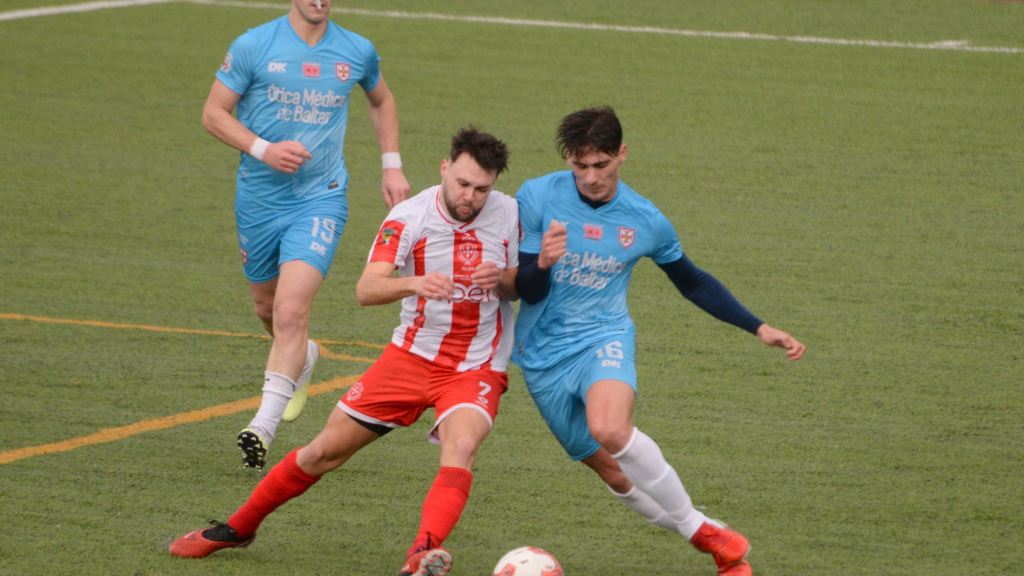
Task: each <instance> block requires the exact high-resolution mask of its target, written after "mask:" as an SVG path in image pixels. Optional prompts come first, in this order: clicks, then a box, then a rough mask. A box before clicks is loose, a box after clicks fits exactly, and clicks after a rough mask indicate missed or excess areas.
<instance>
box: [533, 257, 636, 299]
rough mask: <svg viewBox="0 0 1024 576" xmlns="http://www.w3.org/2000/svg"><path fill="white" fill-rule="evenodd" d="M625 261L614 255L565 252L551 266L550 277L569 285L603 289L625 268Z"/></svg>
mask: <svg viewBox="0 0 1024 576" xmlns="http://www.w3.org/2000/svg"><path fill="white" fill-rule="evenodd" d="M626 265H627V263H626V262H619V261H618V260H617V259H616V258H615V256H611V255H608V256H602V255H601V254H597V253H591V252H588V251H585V252H583V254H578V253H575V252H566V253H565V254H563V255H562V257H561V258H560V259H559V260H558V265H557V266H556V267H555V268H552V270H553V272H552V273H551V279H552V280H554V281H555V282H562V283H565V284H569V285H570V286H580V287H583V288H593V289H594V290H604V289H605V288H606V287H607V286H608V284H609V283H610V282H611V281H612V279H613V278H615V275H617V274H622V273H623V272H624V271H625V270H626Z"/></svg>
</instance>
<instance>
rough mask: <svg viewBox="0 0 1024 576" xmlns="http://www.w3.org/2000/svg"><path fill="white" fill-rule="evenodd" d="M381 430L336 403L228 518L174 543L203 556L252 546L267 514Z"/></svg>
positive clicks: (182, 551) (175, 549)
mask: <svg viewBox="0 0 1024 576" xmlns="http://www.w3.org/2000/svg"><path fill="white" fill-rule="evenodd" d="M377 438H380V434H378V433H376V432H374V431H372V430H370V429H369V428H367V427H365V426H363V425H361V424H359V423H358V422H356V421H355V420H354V419H353V418H352V417H350V416H349V415H348V414H346V413H345V412H343V411H342V410H341V409H338V408H335V409H334V411H333V412H332V413H331V417H330V418H329V419H328V421H327V425H326V426H324V429H323V430H322V431H321V432H320V434H319V435H318V436H317V437H316V438H315V439H314V440H313V441H312V442H310V443H309V445H308V446H305V447H303V448H299V449H297V450H293V451H292V452H290V453H289V454H288V455H287V456H285V457H284V459H283V460H282V461H281V462H279V463H278V464H277V465H276V466H274V467H273V468H271V470H270V472H269V473H268V474H267V476H266V477H265V478H264V479H263V480H261V481H260V483H259V484H258V485H257V486H256V489H255V490H253V492H252V495H251V496H249V500H248V501H246V503H245V504H244V505H242V507H241V508H239V509H238V511H237V512H235V513H234V514H233V515H232V516H231V518H229V519H228V521H227V523H217V524H216V525H215V526H214V527H213V528H207V529H205V530H196V531H194V532H190V533H188V534H186V535H184V536H182V537H181V538H179V539H178V540H176V541H175V542H174V543H173V544H172V545H171V547H170V552H171V554H173V555H175V556H180V557H182V558H202V557H204V556H209V555H210V554H212V553H214V552H216V551H218V550H222V549H224V548H237V547H245V546H248V545H249V544H250V543H251V542H252V541H253V538H255V536H256V530H257V529H258V528H259V526H260V524H261V523H262V522H263V520H264V519H265V518H266V517H267V516H269V515H270V514H271V513H272V512H273V511H274V510H276V509H277V508H278V507H280V506H281V505H282V504H284V503H285V502H287V501H289V500H291V499H292V498H295V497H297V496H300V495H302V494H303V493H305V492H306V490H308V489H309V488H310V487H311V486H313V484H316V483H317V481H319V480H320V477H321V476H322V475H323V474H325V473H327V472H329V471H331V470H334V469H336V468H337V467H339V466H341V465H342V464H343V463H345V461H347V460H348V459H349V458H351V457H352V455H353V454H355V453H356V452H357V451H359V450H360V449H361V448H363V447H364V446H366V445H368V444H370V443H371V442H373V441H374V440H376V439H377Z"/></svg>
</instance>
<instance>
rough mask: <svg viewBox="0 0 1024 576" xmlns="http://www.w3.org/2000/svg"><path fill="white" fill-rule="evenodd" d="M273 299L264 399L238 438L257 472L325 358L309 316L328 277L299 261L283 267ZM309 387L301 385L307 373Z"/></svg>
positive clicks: (244, 462)
mask: <svg viewBox="0 0 1024 576" xmlns="http://www.w3.org/2000/svg"><path fill="white" fill-rule="evenodd" d="M280 270H281V272H280V276H279V277H278V278H277V279H276V281H275V282H276V289H275V291H274V297H273V302H274V304H273V313H272V317H273V330H274V341H273V344H272V345H271V348H270V357H269V359H268V361H267V369H266V372H265V373H264V381H263V398H262V400H261V401H260V408H259V410H258V411H257V412H256V416H255V417H253V419H252V421H251V422H250V423H249V425H248V426H247V427H246V428H245V430H242V432H241V433H239V435H238V444H239V447H240V448H241V449H242V452H243V454H244V456H243V464H245V465H246V466H247V467H253V468H257V469H261V468H263V465H264V463H265V462H266V451H267V449H268V448H269V447H270V444H271V442H273V441H274V437H275V436H276V435H277V426H278V424H280V423H281V419H282V416H283V415H284V413H285V411H286V409H287V408H288V403H289V402H290V401H291V400H292V398H293V396H294V395H295V393H296V391H298V390H299V389H300V388H301V387H302V386H304V385H305V384H306V383H307V382H308V378H309V374H311V373H312V366H313V363H314V362H315V361H316V358H318V357H319V350H318V348H317V347H316V343H315V342H311V341H310V340H308V338H307V334H308V329H309V313H310V311H311V310H312V307H313V298H314V297H315V296H316V292H317V290H318V289H319V288H320V284H321V283H322V282H323V276H322V275H321V274H320V271H319V270H317V269H316V268H314V267H313V266H311V265H309V264H307V263H305V262H302V261H299V260H295V261H291V262H285V263H284V264H282V265H281V269H280ZM304 371H305V372H306V373H307V374H306V380H307V382H301V380H302V378H300V376H301V375H303V372H304Z"/></svg>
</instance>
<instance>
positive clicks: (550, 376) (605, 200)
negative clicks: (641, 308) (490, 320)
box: [512, 107, 805, 576]
mask: <svg viewBox="0 0 1024 576" xmlns="http://www.w3.org/2000/svg"><path fill="white" fill-rule="evenodd" d="M558 144H559V150H560V152H561V153H562V157H563V158H566V160H567V162H568V164H569V166H570V167H571V168H572V170H571V171H565V172H556V173H554V174H549V175H547V176H543V177H541V178H537V179H534V180H529V181H527V182H526V183H524V184H523V186H522V188H520V189H519V193H518V194H517V195H516V200H517V201H518V202H519V219H520V225H521V227H522V240H521V242H520V253H519V265H520V267H519V273H518V276H517V277H516V289H517V291H518V292H519V295H520V297H521V298H522V300H523V302H522V304H521V306H520V309H519V317H518V318H517V319H516V328H515V336H516V349H515V353H514V355H513V358H512V359H513V361H514V362H516V364H518V365H519V367H520V368H521V369H522V371H523V377H524V379H525V380H526V385H527V387H528V388H529V390H530V394H531V395H532V396H533V399H534V401H535V402H536V404H537V407H538V408H539V409H540V412H541V415H542V416H543V417H544V420H545V422H547V425H548V427H549V428H550V429H551V431H552V432H553V433H554V434H555V437H557V438H558V441H559V442H560V443H561V444H562V447H563V448H565V450H566V452H567V453H568V454H569V457H570V458H572V459H573V460H577V461H582V462H583V463H584V464H586V465H587V466H589V467H590V468H592V469H593V470H594V471H595V472H597V474H598V475H599V476H600V477H601V479H602V480H604V482H605V484H607V486H608V488H609V490H611V492H612V493H613V494H615V496H617V497H618V498H619V500H620V501H622V503H623V504H625V505H626V506H628V507H629V508H630V509H632V510H634V511H636V512H637V513H639V514H641V515H642V516H644V517H645V518H646V519H647V520H648V521H650V522H652V523H654V524H656V525H658V526H661V527H663V528H666V529H669V530H672V531H675V532H678V533H680V534H682V535H683V536H684V537H685V538H686V539H687V540H689V541H690V542H691V543H692V544H693V545H694V546H695V547H696V548H697V549H698V550H701V551H702V552H708V553H710V554H712V556H713V557H714V559H715V563H716V565H717V566H718V573H719V574H721V575H727V576H747V575H749V574H751V567H750V563H749V562H747V561H746V560H745V556H746V554H747V551H748V550H749V548H750V545H749V543H748V542H747V539H746V538H744V537H743V536H742V535H741V534H739V533H738V532H736V531H734V530H732V529H730V528H728V527H726V526H724V525H722V524H721V523H719V522H717V521H715V520H711V519H709V518H707V517H706V516H705V515H704V514H702V513H701V512H700V511H698V510H696V509H695V508H694V506H693V503H692V502H691V500H690V496H689V495H688V494H687V493H686V490H685V488H683V484H682V482H681V481H680V480H679V476H678V475H677V474H676V471H675V470H674V469H673V468H672V466H670V465H669V464H668V462H666V460H665V457H664V456H663V455H662V452H661V449H660V448H658V445H657V444H656V443H655V442H654V440H652V439H651V438H650V437H648V436H647V435H645V434H644V433H643V432H641V431H640V430H638V429H637V428H636V427H635V426H633V424H632V413H633V404H634V402H635V400H636V393H637V384H636V364H635V358H636V346H635V343H634V340H635V330H634V326H633V320H632V319H631V318H630V316H629V310H628V308H627V306H626V292H627V290H628V288H629V279H630V275H631V274H632V272H633V267H634V266H635V265H636V263H637V262H638V261H639V260H640V258H642V257H645V256H646V257H650V258H651V259H652V260H654V262H655V263H656V264H658V266H660V267H661V268H662V269H663V270H664V271H665V272H666V273H667V274H668V276H669V278H670V279H671V280H672V282H673V283H674V284H675V285H676V287H677V288H678V289H679V291H680V292H681V293H682V295H683V296H685V297H686V298H687V299H688V300H690V301H691V302H693V303H694V304H696V305H697V306H699V307H700V308H701V309H703V310H704V311H706V312H708V313H710V314H711V315H713V316H714V317H716V318H718V319H719V320H722V321H724V322H728V323H730V324H733V325H735V326H738V327H740V328H743V329H745V330H747V331H749V332H751V333H753V334H756V335H757V336H758V337H759V338H760V339H761V341H762V342H764V343H765V344H768V345H770V346H779V347H782V348H784V349H785V350H786V352H787V354H788V356H789V358H790V360H798V359H799V358H800V357H801V356H802V355H803V353H804V350H805V347H804V345H803V344H801V343H800V342H798V341H797V340H796V339H794V338H793V337H792V336H790V335H789V334H786V333H785V332H783V331H781V330H776V329H775V328H772V327H771V326H769V325H768V324H765V323H764V322H762V321H761V320H759V319H758V318H757V317H756V316H754V315H753V314H751V313H750V312H749V311H747V309H746V308H744V307H743V306H742V305H741V304H740V303H739V302H738V301H737V300H736V299H735V298H734V297H733V296H732V295H731V294H730V293H729V291H728V290H726V288H725V287H724V286H723V285H722V284H721V283H720V282H719V281H718V280H716V279H715V278H714V277H713V276H711V275H710V274H708V273H707V272H704V271H703V270H701V269H699V268H697V267H696V266H695V265H694V264H693V263H692V262H691V261H690V260H689V259H688V258H687V257H686V255H685V254H683V251H682V249H681V248H680V245H679V238H678V237H677V235H676V232H675V229H674V228H673V226H672V223H671V222H669V220H668V219H667V218H666V217H665V216H664V215H663V214H662V213H661V212H660V211H659V210H658V208H657V207H655V206H654V204H652V203H651V202H650V201H649V200H647V199H646V198H644V197H642V196H640V195H639V194H637V193H636V192H635V191H633V189H632V188H630V187H629V186H627V185H626V183H625V182H622V181H621V180H619V169H620V167H621V166H622V163H623V162H625V161H626V145H625V144H623V143H622V127H621V125H620V123H619V120H618V118H617V117H616V116H615V112H614V111H613V110H612V109H611V108H608V107H601V108H590V109H586V110H580V111H578V112H574V113H572V114H570V115H568V116H566V117H565V118H564V119H563V120H562V124H561V126H560V127H559V130H558Z"/></svg>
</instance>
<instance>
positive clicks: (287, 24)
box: [281, 14, 331, 52]
mask: <svg viewBox="0 0 1024 576" xmlns="http://www.w3.org/2000/svg"><path fill="white" fill-rule="evenodd" d="M281 18H282V19H283V20H284V25H285V28H288V32H290V33H291V35H292V38H293V39H295V41H296V42H298V43H299V44H301V45H302V46H304V47H305V48H306V50H309V51H310V52H313V51H314V50H316V49H318V48H320V47H321V46H324V42H325V41H326V40H327V37H328V36H330V35H331V21H330V20H328V21H327V31H326V32H324V37H323V38H321V39H320V41H319V42H317V43H316V46H310V45H309V44H306V41H305V40H303V39H302V37H300V36H299V33H298V32H296V31H295V28H292V23H291V21H289V20H288V15H287V14H285V15H284V16H282V17H281Z"/></svg>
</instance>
